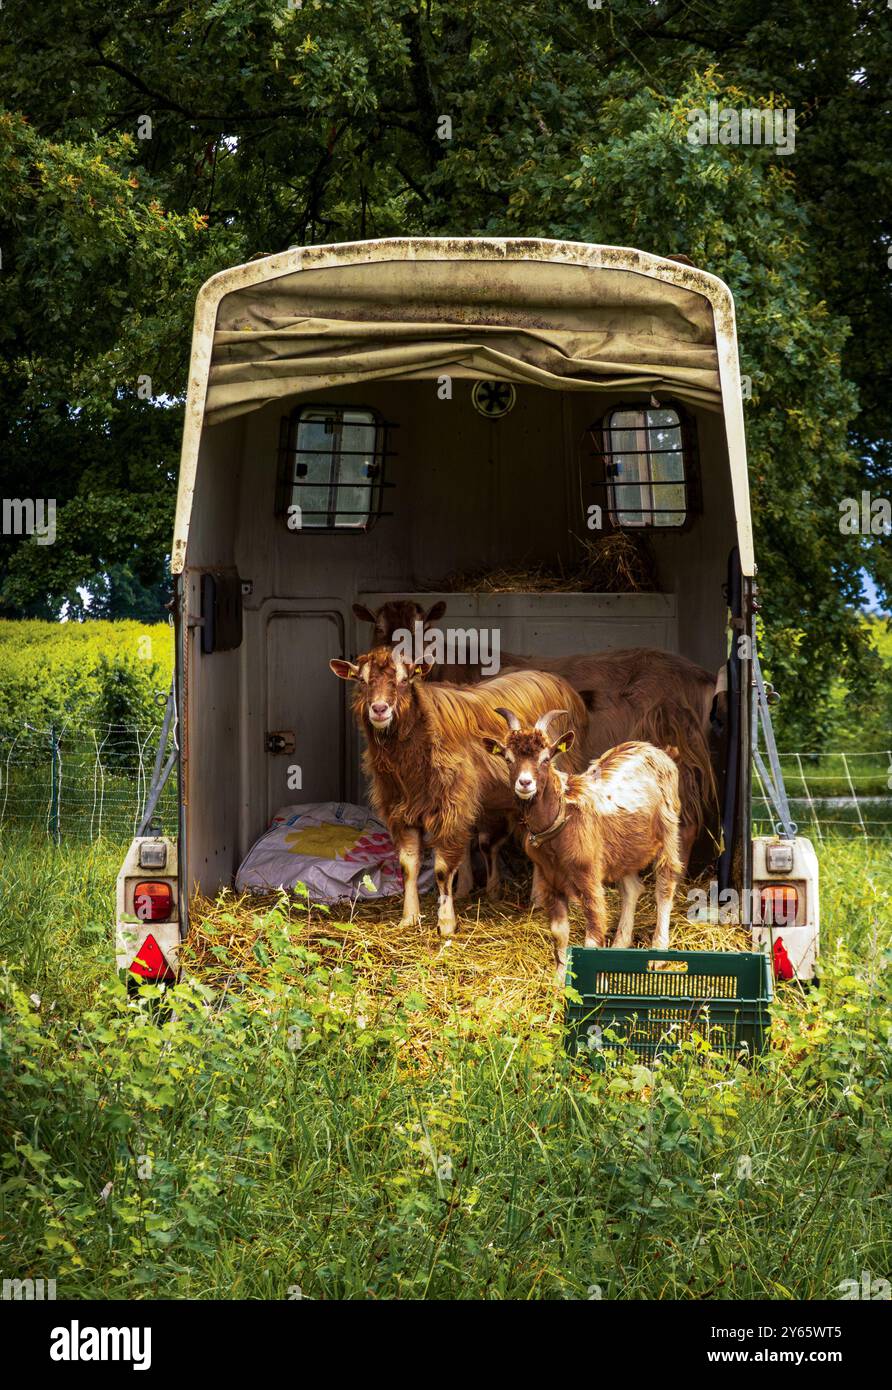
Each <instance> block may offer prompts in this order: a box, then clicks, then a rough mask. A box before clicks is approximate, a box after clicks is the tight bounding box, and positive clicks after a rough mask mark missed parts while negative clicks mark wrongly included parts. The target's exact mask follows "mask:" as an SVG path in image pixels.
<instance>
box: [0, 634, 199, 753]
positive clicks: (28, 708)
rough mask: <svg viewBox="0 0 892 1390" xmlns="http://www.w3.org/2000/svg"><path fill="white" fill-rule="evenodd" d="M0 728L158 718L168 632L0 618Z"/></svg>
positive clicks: (168, 669) (169, 654)
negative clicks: (1, 673) (0, 680)
mask: <svg viewBox="0 0 892 1390" xmlns="http://www.w3.org/2000/svg"><path fill="white" fill-rule="evenodd" d="M0 669H2V671H3V681H2V683H0V729H8V730H18V729H20V728H21V727H22V726H23V725H24V724H25V723H29V724H32V725H34V726H35V727H36V728H39V729H47V728H49V726H50V724H52V723H55V724H57V725H66V724H67V725H73V726H77V725H82V724H93V725H96V724H99V725H105V724H108V723H112V724H126V725H128V726H129V727H134V726H136V727H141V728H142V727H149V726H151V725H154V724H157V723H159V721H160V710H159V706H158V704H157V702H156V700H155V692H156V691H163V692H165V693H166V691H167V690H168V688H169V686H170V680H171V674H172V671H173V636H172V630H171V628H170V627H169V626H168V625H167V624H166V623H154V624H141V623H136V622H126V621H125V622H115V623H109V622H91V623H51V622H41V621H37V620H31V621H29V620H23V621H18V622H14V621H8V620H7V621H2V620H0Z"/></svg>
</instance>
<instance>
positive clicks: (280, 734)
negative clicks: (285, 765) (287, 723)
mask: <svg viewBox="0 0 892 1390" xmlns="http://www.w3.org/2000/svg"><path fill="white" fill-rule="evenodd" d="M264 747H265V748H266V751H267V753H293V752H294V731H293V730H292V729H277V730H276V731H275V732H274V733H268V734H266V736H265V738H264Z"/></svg>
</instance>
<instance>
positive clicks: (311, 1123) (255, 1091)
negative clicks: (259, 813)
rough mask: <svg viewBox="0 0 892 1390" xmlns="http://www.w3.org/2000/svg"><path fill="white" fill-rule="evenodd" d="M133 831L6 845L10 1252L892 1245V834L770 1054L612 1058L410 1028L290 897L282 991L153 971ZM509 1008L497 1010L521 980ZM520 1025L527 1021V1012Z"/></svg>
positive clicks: (64, 1261) (833, 1254)
mask: <svg viewBox="0 0 892 1390" xmlns="http://www.w3.org/2000/svg"><path fill="white" fill-rule="evenodd" d="M120 857H121V848H120V847H118V846H108V847H104V846H101V845H100V846H93V847H91V848H90V849H86V850H78V851H72V850H70V849H61V850H57V851H55V852H54V851H52V850H50V849H48V848H47V847H46V846H45V845H44V844H43V843H41V842H39V841H36V840H28V839H26V838H24V837H22V838H19V839H18V840H13V841H12V842H11V843H10V842H9V841H7V843H6V845H5V846H4V848H3V851H2V863H0V880H2V881H3V883H4V892H3V903H2V907H0V942H2V952H3V955H4V957H5V959H6V961H7V962H8V964H7V968H6V973H5V978H4V983H3V987H2V996H0V998H2V1003H0V1008H2V1010H3V1014H2V1020H3V1028H2V1032H3V1050H2V1053H0V1071H2V1075H0V1087H2V1099H0V1133H2V1158H0V1163H2V1169H0V1237H2V1239H0V1275H2V1276H3V1277H15V1276H18V1277H24V1276H27V1275H31V1276H33V1277H41V1276H43V1277H46V1278H53V1277H55V1278H56V1280H57V1292H58V1296H59V1297H64V1296H72V1297H84V1298H90V1297H98V1296H102V1295H105V1296H112V1297H140V1296H143V1297H162V1298H179V1297H189V1298H210V1297H216V1298H244V1297H250V1298H274V1299H284V1298H296V1297H301V1296H303V1297H311V1298H336V1297H347V1298H363V1297H372V1298H394V1297H400V1298H408V1297H412V1298H420V1297H427V1298H437V1299H444V1298H491V1299H503V1298H574V1299H576V1298H583V1299H586V1298H597V1297H603V1298H605V1299H608V1298H675V1299H693V1298H728V1299H733V1298H748V1297H769V1298H821V1297H831V1298H832V1297H838V1296H839V1294H838V1285H839V1284H840V1283H841V1281H843V1280H845V1279H851V1278H860V1273H861V1271H862V1270H863V1269H867V1270H869V1271H871V1273H872V1275H873V1276H874V1277H888V1276H889V1274H890V1270H892V1240H890V1232H889V1220H888V1180H889V1153H890V1149H892V1142H890V1141H892V1066H890V1046H889V1030H890V1016H889V994H890V991H889V981H888V960H889V948H890V936H892V929H890V915H892V914H890V894H892V870H890V866H889V856H888V851H887V848H886V847H885V846H882V845H880V846H875V847H873V848H871V847H869V846H865V845H862V844H855V843H851V842H846V843H841V844H838V845H831V846H827V847H825V849H824V851H823V865H822V867H823V893H824V940H823V954H822V981H821V984H820V987H819V988H816V989H812V990H810V991H808V992H803V991H801V990H799V989H798V988H796V987H787V988H786V990H785V991H784V992H783V993H782V994H781V996H780V997H779V1000H778V1002H777V1003H776V1005H775V1008H774V1014H773V1018H774V1025H773V1047H772V1050H771V1052H770V1053H769V1054H768V1055H767V1056H766V1058H765V1059H764V1060H762V1061H761V1062H758V1063H756V1064H755V1065H754V1066H752V1067H750V1068H743V1067H740V1066H735V1065H732V1064H729V1063H727V1062H726V1061H724V1060H722V1059H721V1058H718V1057H716V1056H714V1055H712V1054H710V1053H709V1051H708V1049H706V1047H705V1045H703V1044H701V1043H698V1042H696V1041H695V1042H693V1043H692V1044H691V1045H690V1046H689V1047H688V1048H687V1049H686V1050H685V1051H683V1052H682V1053H681V1054H679V1055H678V1056H677V1057H676V1058H674V1059H673V1060H671V1061H669V1062H667V1063H666V1064H664V1065H662V1066H659V1067H656V1068H654V1069H648V1068H647V1067H644V1066H642V1065H640V1064H639V1063H637V1062H636V1061H635V1060H634V1059H630V1060H629V1061H628V1062H627V1063H626V1064H624V1065H623V1066H621V1067H620V1068H618V1069H617V1070H615V1071H613V1072H611V1073H608V1074H604V1075H597V1074H593V1073H592V1072H591V1071H590V1070H587V1069H586V1068H585V1067H584V1066H581V1065H578V1064H576V1063H572V1062H570V1061H569V1060H568V1059H567V1058H566V1057H565V1056H564V1055H563V1053H562V1051H561V1048H560V1041H559V1037H558V1035H557V1034H558V1030H557V1029H556V1028H555V1027H554V1026H553V1025H550V1024H549V1023H548V1022H547V1021H543V1022H542V1024H541V1026H537V1027H536V1028H533V1029H532V1030H531V1029H530V1028H529V1026H528V1025H529V1021H528V1020H527V1021H522V1020H517V1025H516V1026H514V1027H512V1026H508V1027H506V1026H505V1025H504V1023H500V1025H499V1027H498V1028H497V1029H496V1028H494V1029H493V1030H492V1032H491V1033H490V1034H487V1035H485V1036H482V1035H478V1036H477V1037H475V1038H469V1037H468V1035H467V1030H466V1029H464V1028H463V1027H462V1026H461V1024H462V1020H461V1019H459V1018H456V1019H455V1020H453V1021H450V1022H448V1023H447V1024H446V1025H444V1026H443V1027H442V1028H441V1029H440V1030H439V1033H438V1034H437V1040H436V1042H435V1044H434V1045H433V1046H432V1047H431V1048H430V1049H429V1051H428V1053H427V1054H426V1055H424V1056H422V1057H419V1056H418V1055H417V1053H416V1052H415V1051H414V1050H412V1049H410V1047H409V1046H408V1039H409V1036H410V1033H411V1015H412V1012H413V1010H417V1009H418V1008H419V1007H422V1006H423V1001H421V1000H419V999H418V998H415V997H412V996H411V995H407V996H404V997H400V996H398V995H397V996H396V997H395V998H393V999H391V1000H389V1001H388V1002H387V1003H386V1004H382V1006H381V1008H380V1009H378V1010H377V1011H376V1012H375V1013H374V1014H373V1015H372V1014H370V1015H369V1016H368V1017H366V1018H363V1017H358V1016H357V1012H356V1009H355V1007H354V1006H353V1003H354V994H355V990H356V988H357V980H356V979H355V977H354V975H353V973H352V970H351V969H349V968H343V969H338V968H336V967H335V968H332V967H331V966H328V965H326V964H325V963H324V962H323V961H322V960H321V958H320V957H319V956H318V955H316V954H315V953H314V952H312V951H310V950H308V949H306V948H305V947H302V946H300V945H299V944H298V943H297V942H296V941H295V939H294V937H293V934H292V932H291V930H290V925H289V922H288V920H287V917H286V916H285V915H283V914H282V913H281V912H280V911H277V910H273V911H272V912H270V913H268V915H267V917H266V921H265V928H264V938H263V943H262V944H261V945H260V946H259V947H258V949H260V950H261V951H264V952H265V954H266V958H267V961H268V965H269V969H268V972H267V976H266V980H267V983H266V984H265V985H263V986H262V987H261V986H258V985H257V984H256V983H255V984H253V985H250V986H248V985H247V984H245V985H244V987H241V986H240V982H239V980H238V978H237V974H238V972H237V970H236V978H235V979H234V983H233V987H232V988H230V990H229V991H228V993H227V996H226V998H225V999H222V1000H221V999H220V998H219V997H215V998H211V997H210V996H209V993H208V992H207V991H206V990H204V989H203V988H202V987H201V986H200V985H192V986H188V985H182V986H179V987H178V988H177V990H176V991H175V1005H176V1015H175V1017H173V1018H171V1017H170V1016H168V1015H167V1014H165V1013H164V1012H162V1011H161V1010H160V1009H159V1007H158V1003H157V998H156V997H155V991H153V990H152V989H150V988H146V989H143V990H142V992H141V995H142V997H141V998H131V997H128V995H127V993H126V991H125V990H124V989H123V987H121V986H120V985H119V984H118V983H117V982H116V981H115V980H114V978H113V976H112V974H111V970H112V955H111V937H110V926H109V923H110V919H111V909H112V888H113V880H114V871H115V869H116V867H117V863H118V861H119V859H120ZM491 1005H492V1008H493V1010H494V1011H495V1010H497V1009H498V1005H499V991H498V980H494V981H493V982H492V991H491ZM522 1024H523V1025H524V1026H521V1025H522Z"/></svg>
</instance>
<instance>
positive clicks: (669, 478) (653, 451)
mask: <svg viewBox="0 0 892 1390" xmlns="http://www.w3.org/2000/svg"><path fill="white" fill-rule="evenodd" d="M602 431H603V450H604V464H605V477H606V490H607V510H608V513H609V516H610V519H611V521H612V522H613V524H614V526H684V524H685V522H686V521H687V517H688V511H689V507H688V482H689V479H688V476H687V474H688V469H689V466H690V462H691V460H690V458H689V454H690V452H691V450H690V448H689V447H687V446H688V444H689V441H690V432H689V430H688V429H687V428H686V422H685V421H683V420H682V419H681V418H680V417H679V413H678V411H677V410H675V409H671V408H669V409H663V408H656V409H637V408H630V407H627V406H623V407H621V408H619V409H617V410H612V411H611V412H610V414H609V415H608V416H607V417H606V419H605V420H604V422H603V426H602Z"/></svg>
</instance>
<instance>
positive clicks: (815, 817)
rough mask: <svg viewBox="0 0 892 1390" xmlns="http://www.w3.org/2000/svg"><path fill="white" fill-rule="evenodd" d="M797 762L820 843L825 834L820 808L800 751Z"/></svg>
mask: <svg viewBox="0 0 892 1390" xmlns="http://www.w3.org/2000/svg"><path fill="white" fill-rule="evenodd" d="M796 762H797V765H798V767H799V776H800V777H801V778H802V786H803V788H804V790H805V799H806V801H807V802H808V809H809V810H810V811H811V814H812V820H813V821H814V823H815V830H817V832H818V843H819V844H823V842H824V836H823V835H822V834H821V822H820V821H819V820H818V810H817V807H816V806H815V803H814V801H813V800H812V795H811V792H810V790H809V786H808V782H807V781H806V780H805V768H804V767H803V766H802V758H801V756H800V755H799V754H798V753H797V754H796Z"/></svg>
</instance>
